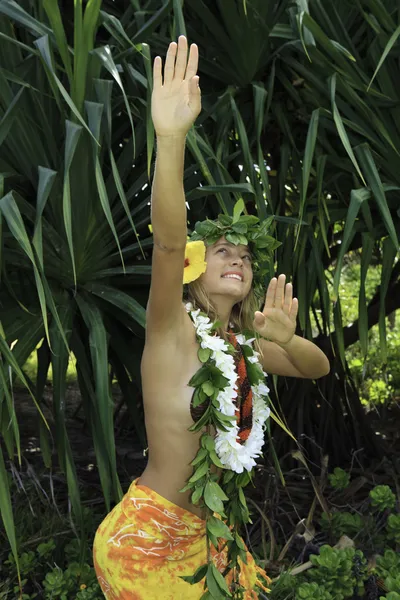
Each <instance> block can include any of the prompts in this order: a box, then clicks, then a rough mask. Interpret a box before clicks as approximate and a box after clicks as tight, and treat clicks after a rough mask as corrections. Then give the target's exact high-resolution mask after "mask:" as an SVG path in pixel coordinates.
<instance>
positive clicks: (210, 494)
mask: <svg viewBox="0 0 400 600" xmlns="http://www.w3.org/2000/svg"><path fill="white" fill-rule="evenodd" d="M216 485H217V486H218V484H216V483H214V482H213V481H209V482H207V483H206V487H205V490H204V502H205V503H206V505H207V506H208V508H209V509H210V510H212V511H213V512H216V513H218V514H219V515H222V516H223V517H225V514H224V504H223V502H222V500H221V498H220V497H219V495H218V494H217V493H216V490H215V486H216ZM218 487H219V486H218Z"/></svg>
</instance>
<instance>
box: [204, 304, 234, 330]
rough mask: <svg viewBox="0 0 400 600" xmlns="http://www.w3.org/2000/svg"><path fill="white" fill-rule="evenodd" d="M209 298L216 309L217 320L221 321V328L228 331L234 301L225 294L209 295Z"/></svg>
mask: <svg viewBox="0 0 400 600" xmlns="http://www.w3.org/2000/svg"><path fill="white" fill-rule="evenodd" d="M210 300H211V301H212V303H213V304H214V306H215V308H216V310H217V315H218V320H219V321H221V323H222V328H223V330H224V331H228V327H229V320H230V318H231V312H232V308H233V307H234V305H235V304H236V303H235V302H234V301H233V300H232V299H231V298H227V297H226V296H211V297H210Z"/></svg>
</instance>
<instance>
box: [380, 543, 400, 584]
mask: <svg viewBox="0 0 400 600" xmlns="http://www.w3.org/2000/svg"><path fill="white" fill-rule="evenodd" d="M375 573H376V574H377V575H378V577H380V578H382V579H386V577H390V576H391V577H396V575H397V574H398V573H400V554H399V553H398V552H395V551H394V550H390V549H389V550H385V553H384V555H383V556H378V557H377V559H376V568H375Z"/></svg>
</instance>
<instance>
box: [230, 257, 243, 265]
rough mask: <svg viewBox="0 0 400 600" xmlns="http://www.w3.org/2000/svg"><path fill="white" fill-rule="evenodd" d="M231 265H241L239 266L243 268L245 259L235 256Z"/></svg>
mask: <svg viewBox="0 0 400 600" xmlns="http://www.w3.org/2000/svg"><path fill="white" fill-rule="evenodd" d="M231 264H232V265H239V266H241V267H242V266H243V259H242V258H241V257H240V256H235V257H234V258H232V260H231Z"/></svg>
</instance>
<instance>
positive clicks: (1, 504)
mask: <svg viewBox="0 0 400 600" xmlns="http://www.w3.org/2000/svg"><path fill="white" fill-rule="evenodd" d="M0 481H1V482H2V484H1V485H0V512H1V518H2V521H3V525H4V529H5V531H6V534H7V538H8V541H9V543H10V546H11V551H12V553H13V556H14V560H15V564H16V567H17V575H18V583H19V586H20V588H21V573H20V564H19V558H18V546H17V537H16V534H15V524H14V517H13V511H12V503H11V495H10V489H9V486H8V481H9V479H8V473H7V471H6V466H5V464H4V458H3V451H2V449H1V447H0Z"/></svg>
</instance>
